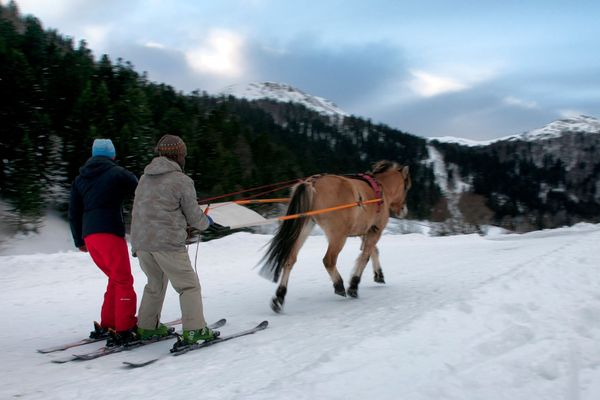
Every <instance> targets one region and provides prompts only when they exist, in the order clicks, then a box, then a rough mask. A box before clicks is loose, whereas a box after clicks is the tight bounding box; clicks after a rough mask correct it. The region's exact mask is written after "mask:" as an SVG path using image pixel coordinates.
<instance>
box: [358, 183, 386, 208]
mask: <svg viewBox="0 0 600 400" xmlns="http://www.w3.org/2000/svg"><path fill="white" fill-rule="evenodd" d="M358 176H359V177H360V178H361V179H363V180H365V181H367V183H368V184H369V185H370V186H371V189H373V191H374V192H375V198H376V199H381V200H379V201H378V202H377V212H379V211H381V205H382V204H383V197H382V190H381V183H379V181H378V180H377V179H375V178H374V177H373V175H369V174H358Z"/></svg>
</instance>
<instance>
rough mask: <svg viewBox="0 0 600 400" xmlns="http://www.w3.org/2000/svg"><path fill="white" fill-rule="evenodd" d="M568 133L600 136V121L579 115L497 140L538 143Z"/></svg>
mask: <svg viewBox="0 0 600 400" xmlns="http://www.w3.org/2000/svg"><path fill="white" fill-rule="evenodd" d="M567 133H583V134H586V133H589V134H600V121H599V120H598V119H596V118H594V117H590V116H587V115H579V116H576V117H572V118H565V119H559V120H556V121H554V122H551V123H549V124H548V125H546V126H544V127H543V128H539V129H534V130H532V131H529V132H525V133H522V134H520V135H513V136H508V137H505V138H501V139H497V141H503V140H513V141H514V140H523V141H538V140H548V139H555V138H559V137H561V136H562V135H564V134H567Z"/></svg>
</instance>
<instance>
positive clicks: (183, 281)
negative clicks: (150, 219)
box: [137, 251, 206, 330]
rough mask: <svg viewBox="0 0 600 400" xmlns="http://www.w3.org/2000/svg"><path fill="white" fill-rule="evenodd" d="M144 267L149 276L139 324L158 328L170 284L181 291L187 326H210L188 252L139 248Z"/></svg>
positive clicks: (197, 327) (183, 315) (141, 262)
mask: <svg viewBox="0 0 600 400" xmlns="http://www.w3.org/2000/svg"><path fill="white" fill-rule="evenodd" d="M137 256H138V259H139V260H140V266H141V267H142V271H144V273H145V274H146V276H147V277H148V283H147V284H146V286H145V287H144V295H143V296H142V302H141V304H140V308H139V310H138V326H139V327H140V328H143V329H156V327H157V326H158V323H159V321H160V313H161V311H162V306H163V302H164V299H165V293H166V291H167V284H168V283H169V281H171V285H173V288H174V289H175V291H176V292H177V293H179V304H180V307H181V318H182V322H183V329H185V330H192V329H202V328H204V327H205V326H206V321H205V319H204V311H203V308H202V293H201V291H200V281H199V280H198V276H197V275H196V272H195V271H194V269H193V268H192V263H191V262H190V257H189V256H188V253H187V252H185V251H183V252H174V251H138V252H137Z"/></svg>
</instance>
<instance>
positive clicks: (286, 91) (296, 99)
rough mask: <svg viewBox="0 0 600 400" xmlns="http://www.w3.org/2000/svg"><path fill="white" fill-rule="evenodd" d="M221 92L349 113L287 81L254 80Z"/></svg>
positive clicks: (332, 113) (331, 112) (338, 114)
mask: <svg viewBox="0 0 600 400" xmlns="http://www.w3.org/2000/svg"><path fill="white" fill-rule="evenodd" d="M220 94H222V95H225V96H234V97H237V98H242V99H247V100H259V99H270V100H275V101H278V102H282V103H288V102H292V103H297V104H302V105H303V106H305V107H306V108H309V109H311V110H314V111H316V112H318V113H319V114H323V115H327V116H330V117H346V116H348V115H349V114H348V113H347V112H345V111H344V110H342V109H341V108H339V107H338V106H337V105H335V104H334V103H333V102H331V101H329V100H327V99H324V98H322V97H318V96H313V95H310V94H307V93H305V92H303V91H302V90H300V89H297V88H295V87H293V86H290V85H288V84H285V83H276V82H254V83H249V84H247V85H231V86H228V87H226V88H225V89H224V90H223V91H221V93H220Z"/></svg>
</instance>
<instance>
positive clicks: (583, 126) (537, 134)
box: [429, 115, 600, 147]
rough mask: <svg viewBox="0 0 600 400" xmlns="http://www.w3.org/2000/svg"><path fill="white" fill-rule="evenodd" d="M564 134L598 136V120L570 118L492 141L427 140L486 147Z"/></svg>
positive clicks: (599, 122) (585, 117) (538, 139)
mask: <svg viewBox="0 0 600 400" xmlns="http://www.w3.org/2000/svg"><path fill="white" fill-rule="evenodd" d="M565 133H586V134H596V133H598V134H600V120H598V119H597V118H594V117H590V116H589V115H578V116H576V117H571V118H563V119H558V120H556V121H553V122H551V123H549V124H547V125H545V126H543V127H542V128H538V129H533V130H531V131H528V132H524V133H520V134H517V135H510V136H505V137H501V138H498V139H492V140H482V141H477V140H471V139H463V138H458V137H454V136H440V137H432V138H429V140H430V141H433V140H437V141H438V142H442V143H456V144H460V145H462V146H470V147H473V146H487V145H489V144H492V143H495V142H503V141H516V140H522V141H526V142H532V141H540V140H548V139H555V138H558V137H560V136H562V135H564V134H565Z"/></svg>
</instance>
